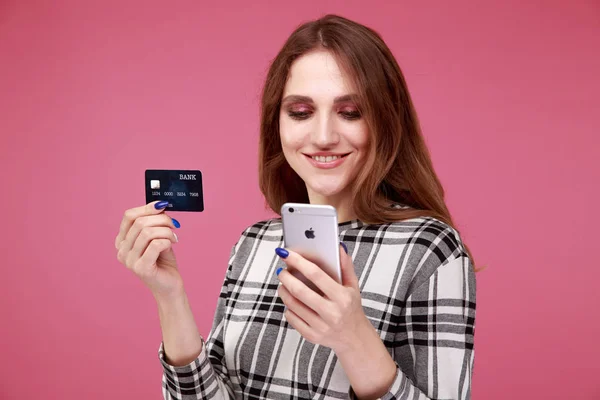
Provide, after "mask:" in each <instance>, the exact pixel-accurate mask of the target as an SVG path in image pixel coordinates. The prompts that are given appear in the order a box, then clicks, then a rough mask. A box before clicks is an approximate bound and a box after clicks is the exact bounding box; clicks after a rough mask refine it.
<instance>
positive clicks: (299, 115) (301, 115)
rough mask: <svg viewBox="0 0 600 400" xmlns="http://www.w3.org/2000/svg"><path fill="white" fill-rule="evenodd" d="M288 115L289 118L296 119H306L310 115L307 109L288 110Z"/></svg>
mask: <svg viewBox="0 0 600 400" xmlns="http://www.w3.org/2000/svg"><path fill="white" fill-rule="evenodd" d="M288 115H289V116H290V118H293V119H298V120H302V119H307V118H308V117H310V113H309V112H307V111H288Z"/></svg>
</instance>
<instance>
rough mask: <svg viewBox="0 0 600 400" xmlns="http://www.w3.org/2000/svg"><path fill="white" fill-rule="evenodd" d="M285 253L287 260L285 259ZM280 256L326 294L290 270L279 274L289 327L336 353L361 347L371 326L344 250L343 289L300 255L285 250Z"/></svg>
mask: <svg viewBox="0 0 600 400" xmlns="http://www.w3.org/2000/svg"><path fill="white" fill-rule="evenodd" d="M282 250H283V251H282ZM286 252H287V253H288V256H287V257H285V258H284V257H283V256H285V253H286ZM277 253H278V254H279V256H280V257H281V258H282V259H283V260H284V262H285V264H286V265H287V266H288V267H291V268H293V269H295V270H297V271H298V272H300V273H301V274H302V275H304V276H305V277H306V278H307V279H308V280H309V281H311V282H312V283H313V284H314V285H315V286H316V287H318V288H319V289H320V290H321V291H322V292H323V295H320V294H318V293H317V292H315V291H314V290H312V289H311V288H309V287H308V286H306V285H305V284H304V283H303V282H302V281H300V280H299V279H298V278H296V277H295V276H294V275H292V274H291V273H290V272H289V271H288V270H287V268H285V269H283V270H281V271H279V272H278V276H279V280H280V282H281V286H280V287H279V296H280V297H281V299H282V300H283V303H284V304H285V305H286V307H287V309H286V311H285V314H284V315H285V317H286V319H287V321H288V322H289V324H290V325H292V327H294V328H295V329H296V330H297V331H298V332H299V333H300V334H301V335H302V336H303V337H304V338H305V339H306V340H308V341H309V342H311V343H314V344H320V345H322V346H327V347H329V348H331V349H333V350H334V351H335V352H336V353H337V352H342V351H346V350H349V351H351V350H352V349H353V348H356V346H360V342H361V335H362V334H364V332H365V329H372V326H371V323H370V322H369V320H368V319H367V317H366V315H365V313H364V311H363V308H362V303H361V297H360V291H359V288H358V278H357V277H356V273H355V272H354V264H353V263H352V258H351V257H350V256H349V255H348V254H346V252H345V251H344V250H343V249H342V246H340V264H341V270H342V284H341V285H340V284H339V283H337V282H336V281H335V280H334V279H332V278H331V277H330V276H329V275H327V274H326V273H325V272H324V271H323V270H322V269H321V268H320V267H318V266H317V265H315V264H313V263H312V262H310V261H308V260H307V259H305V258H304V257H302V256H301V255H300V254H298V253H295V252H293V251H291V250H286V249H281V250H278V251H277ZM362 337H363V339H364V336H362Z"/></svg>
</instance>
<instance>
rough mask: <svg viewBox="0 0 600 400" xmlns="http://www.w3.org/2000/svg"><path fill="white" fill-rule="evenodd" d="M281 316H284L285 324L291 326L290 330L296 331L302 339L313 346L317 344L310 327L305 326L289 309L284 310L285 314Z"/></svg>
mask: <svg viewBox="0 0 600 400" xmlns="http://www.w3.org/2000/svg"><path fill="white" fill-rule="evenodd" d="M283 315H284V316H285V319H286V320H287V322H288V323H289V324H290V325H291V326H292V328H294V329H295V330H297V331H298V333H299V334H300V335H302V337H303V338H304V339H306V340H308V341H309V342H311V343H313V344H317V343H316V335H315V333H314V331H313V330H312V329H311V328H310V326H308V325H307V324H306V322H304V321H303V320H302V318H300V317H299V316H298V315H297V314H295V313H294V312H293V311H292V310H290V309H289V308H288V309H287V310H285V313H284V314H283Z"/></svg>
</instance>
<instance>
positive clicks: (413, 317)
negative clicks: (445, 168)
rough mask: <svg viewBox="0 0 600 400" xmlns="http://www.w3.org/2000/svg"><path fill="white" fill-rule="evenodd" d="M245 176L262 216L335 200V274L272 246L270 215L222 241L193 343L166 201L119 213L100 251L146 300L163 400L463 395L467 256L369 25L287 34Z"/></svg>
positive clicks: (397, 80) (385, 53)
mask: <svg viewBox="0 0 600 400" xmlns="http://www.w3.org/2000/svg"><path fill="white" fill-rule="evenodd" d="M259 171H260V174H259V176H260V188H261V190H262V192H263V194H264V195H265V198H266V200H267V202H268V204H269V206H270V207H271V208H272V209H273V210H274V211H276V212H278V211H279V210H280V207H281V205H282V204H283V203H284V202H305V203H312V204H330V205H332V206H334V207H335V208H336V209H337V211H338V218H339V221H340V224H339V231H340V239H341V241H342V243H341V245H340V257H341V263H342V275H343V282H342V284H339V283H337V282H335V281H334V280H332V279H331V278H330V277H329V276H327V275H326V274H325V273H324V272H323V271H321V269H320V268H319V267H318V266H316V265H314V264H312V263H310V262H308V261H307V260H306V259H304V258H303V257H302V256H300V255H299V254H296V253H294V252H292V251H290V250H286V249H285V248H283V241H282V239H283V238H282V226H281V219H279V218H277V219H271V220H268V221H262V222H258V223H256V224H255V225H253V226H251V227H249V228H247V229H246V230H245V231H244V232H243V233H242V235H241V237H240V239H239V241H238V242H237V243H236V245H235V246H234V247H233V250H232V253H231V257H230V262H229V268H228V270H227V274H226V277H225V281H224V283H223V286H222V290H221V294H220V297H219V300H218V305H217V310H216V313H215V316H214V324H213V327H212V330H211V333H210V335H209V338H208V340H206V341H204V339H203V338H202V337H201V336H200V335H199V333H198V329H197V327H196V324H195V322H194V318H193V315H192V312H191V309H190V305H189V304H188V302H187V297H186V294H185V291H184V286H183V283H182V280H181V277H180V275H179V273H178V272H177V263H176V260H175V256H174V254H173V251H172V243H174V242H176V241H177V237H176V235H175V234H174V233H173V231H172V228H175V227H176V226H178V225H179V224H178V222H176V221H175V222H174V221H173V220H172V219H171V218H169V217H168V216H167V215H165V213H164V212H163V211H164V209H165V207H166V205H167V203H166V202H159V203H150V204H148V205H145V206H142V207H138V208H133V209H131V210H128V211H126V212H125V216H124V218H123V221H122V223H121V229H120V232H119V235H118V236H117V238H116V241H115V245H116V247H117V248H118V249H119V251H118V259H119V261H120V262H122V263H123V264H125V265H126V266H127V267H128V268H130V269H132V270H133V271H134V272H135V273H136V274H137V275H138V276H139V277H140V278H141V279H142V280H143V282H144V283H145V284H146V285H147V286H148V287H149V288H150V290H151V291H152V293H153V295H154V297H155V299H156V301H157V304H158V310H159V315H160V322H161V327H162V333H163V342H162V343H161V346H160V349H159V357H160V360H161V363H162V365H163V369H164V374H163V394H164V397H165V399H172V398H187V399H201V398H202V399H204V398H215V399H233V398H252V399H259V398H281V399H289V398H319V399H329V398H359V399H373V398H379V397H380V398H383V399H409V398H410V399H416V398H419V399H430V398H444V399H467V398H470V387H471V376H472V367H473V330H474V317H475V276H474V270H473V265H472V261H471V260H472V258H471V257H470V253H469V251H468V249H467V247H466V246H465V245H464V244H463V243H462V241H461V239H460V236H459V234H458V232H457V231H456V230H455V229H454V228H453V222H452V219H451V217H450V214H449V212H448V210H447V208H446V205H445V204H444V199H443V197H444V196H443V195H444V193H443V189H442V186H441V185H440V182H439V180H438V178H437V177H436V175H435V172H434V170H433V167H432V163H431V160H430V158H429V154H428V151H427V149H426V147H425V144H424V141H423V138H422V135H421V132H420V128H419V124H418V121H417V116H416V113H415V109H414V107H413V104H412V101H411V99H410V96H409V93H408V90H407V87H406V83H405V81H404V78H403V76H402V73H401V71H400V68H399V67H398V65H397V63H396V61H395V60H394V57H393V56H392V54H391V52H390V50H389V49H388V48H387V46H386V45H385V43H384V42H383V41H382V40H381V38H380V37H379V36H378V35H377V34H376V33H375V32H374V31H372V30H371V29H369V28H367V27H364V26H362V25H360V24H357V23H355V22H352V21H350V20H347V19H344V18H341V17H338V16H333V15H329V16H326V17H324V18H322V19H320V20H317V21H313V22H310V23H307V24H304V25H302V26H301V27H299V28H298V29H297V30H296V31H295V32H294V33H293V34H292V35H291V37H290V38H289V39H288V40H287V42H286V43H285V45H284V46H283V48H282V50H281V51H280V52H279V54H278V55H277V57H276V58H275V60H274V61H273V63H272V65H271V68H270V70H269V73H268V76H267V80H266V84H265V87H264V92H263V98H262V115H261V135H260V156H259ZM287 267H294V268H296V269H298V270H299V271H300V272H301V273H302V274H303V275H305V276H306V277H307V278H308V279H309V280H311V281H312V282H313V283H314V284H315V285H316V286H317V287H319V288H320V289H321V291H322V292H323V295H319V294H317V293H316V292H315V291H312V290H311V289H309V288H308V287H307V286H306V285H304V284H303V283H302V282H301V281H299V280H298V279H296V278H295V277H294V276H293V275H292V274H291V273H289V272H288V271H287Z"/></svg>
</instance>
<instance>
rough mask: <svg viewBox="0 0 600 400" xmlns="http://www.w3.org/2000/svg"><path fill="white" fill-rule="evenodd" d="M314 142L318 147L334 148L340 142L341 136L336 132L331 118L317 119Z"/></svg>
mask: <svg viewBox="0 0 600 400" xmlns="http://www.w3.org/2000/svg"><path fill="white" fill-rule="evenodd" d="M312 141H313V144H314V145H316V146H318V147H333V146H335V145H336V144H337V143H338V142H339V141H340V136H339V135H338V134H337V133H336V131H335V124H334V123H333V121H332V119H331V117H329V116H321V117H320V118H317V119H316V124H315V126H314V128H313V133H312Z"/></svg>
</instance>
